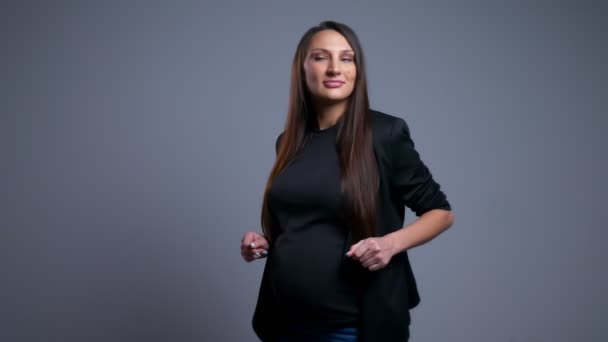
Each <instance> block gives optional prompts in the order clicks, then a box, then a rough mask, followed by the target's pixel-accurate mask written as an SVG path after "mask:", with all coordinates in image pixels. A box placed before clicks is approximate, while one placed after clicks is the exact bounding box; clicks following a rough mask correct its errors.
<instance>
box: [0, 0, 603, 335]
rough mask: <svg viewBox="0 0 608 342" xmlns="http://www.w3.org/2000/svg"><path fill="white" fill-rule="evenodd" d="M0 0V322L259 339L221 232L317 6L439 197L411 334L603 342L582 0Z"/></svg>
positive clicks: (4, 331) (419, 263)
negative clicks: (394, 119)
mask: <svg viewBox="0 0 608 342" xmlns="http://www.w3.org/2000/svg"><path fill="white" fill-rule="evenodd" d="M1 6H2V7H1V9H0V13H1V15H2V18H1V21H0V22H1V23H0V25H2V26H1V28H2V30H1V32H2V33H1V35H2V36H1V38H2V40H1V42H2V54H1V56H0V58H1V62H2V63H1V65H2V73H1V75H2V76H0V79H1V81H0V82H1V84H0V86H1V89H0V90H1V95H0V96H1V97H2V98H1V102H0V106H1V107H0V109H1V113H2V116H1V125H0V127H2V132H1V133H2V134H1V135H0V136H1V142H2V143H1V146H2V148H1V150H0V151H1V152H2V164H1V165H2V167H1V169H0V172H1V178H0V179H1V183H0V186H1V187H0V189H1V190H0V193H2V196H1V198H0V201H1V202H0V204H1V207H0V208H1V210H2V212H1V215H0V220H1V221H0V224H1V225H0V227H1V231H0V234H1V235H0V244H1V246H0V247H1V248H0V266H1V267H2V268H1V271H2V273H1V274H2V275H1V281H0V290H1V291H0V303H1V304H0V324H1V329H0V340H1V341H7V342H10V341H72V340H73V341H254V340H255V336H254V335H253V332H252V330H251V325H250V320H251V315H252V312H253V309H254V304H255V301H256V298H257V292H258V288H259V281H260V277H261V271H262V266H263V262H262V261H257V262H254V263H251V264H247V263H245V262H244V261H243V260H242V259H241V257H240V254H239V243H240V239H241V236H242V234H243V233H244V232H245V231H247V230H259V214H260V206H261V195H262V192H263V188H264V184H265V181H266V178H267V176H268V173H269V171H270V167H271V166H272V163H273V160H274V156H275V151H274V142H275V139H276V137H277V135H278V134H279V133H280V132H281V129H282V127H283V122H284V118H285V110H286V108H287V96H288V84H289V68H290V63H291V59H292V56H293V52H294V50H295V46H296V43H297V41H298V39H299V38H300V36H301V35H302V34H303V33H304V31H305V30H306V29H307V28H308V27H309V26H312V25H315V24H317V23H319V22H320V21H322V20H325V19H334V20H338V21H343V22H345V23H347V24H348V25H350V26H351V27H352V28H353V29H354V30H355V31H356V32H357V33H358V34H359V36H360V39H361V41H362V44H363V48H364V51H365V53H366V57H367V61H368V64H367V66H368V72H369V80H370V81H369V89H370V96H371V103H372V106H373V108H375V109H378V110H382V111H385V112H387V113H389V114H393V115H397V116H400V117H403V118H405V119H406V120H407V122H408V123H409V125H410V128H411V131H412V137H413V138H414V141H415V142H416V146H417V148H418V149H419V151H420V153H421V155H422V157H423V160H424V161H425V162H426V163H427V165H428V166H429V167H430V169H431V171H432V172H433V174H434V176H435V178H436V179H437V180H438V181H439V182H440V183H441V185H442V188H443V189H444V190H445V192H446V194H447V195H448V198H449V200H450V201H451V203H452V205H453V207H454V211H455V213H456V224H455V225H454V226H453V227H452V228H451V229H450V230H448V231H447V232H446V233H445V234H443V235H441V236H440V237H439V238H437V239H436V240H434V241H432V242H431V243H429V244H426V245H423V246H420V247H418V248H415V249H413V250H412V251H411V252H410V255H411V258H412V264H413V267H414V272H415V274H416V276H417V280H418V284H419V286H420V292H421V296H422V302H421V304H420V306H419V307H417V308H415V309H414V310H412V326H411V332H412V341H417V342H423V341H463V342H464V341H509V342H515V341H517V342H524V341H526V342H536V341H564V342H565V341H606V340H608V332H607V330H606V328H605V324H606V317H607V316H606V307H607V305H608V300H607V295H606V293H605V292H604V291H605V290H606V289H607V288H608V279H607V275H606V270H607V269H608V267H607V263H606V260H607V259H606V255H605V250H606V249H605V248H604V244H605V241H606V240H607V237H608V236H607V235H608V234H607V233H606V221H605V217H604V215H603V214H604V213H605V212H603V210H606V209H605V208H604V207H605V204H606V200H605V197H604V194H605V193H606V191H607V190H608V189H607V181H606V180H605V178H604V177H605V175H606V174H608V167H607V158H606V151H605V150H604V148H605V146H606V142H605V131H606V129H607V128H608V125H607V119H606V117H605V115H606V114H607V109H608V106H607V100H606V95H607V93H606V89H607V85H606V79H607V77H606V76H607V73H606V60H608V56H607V53H606V52H607V49H606V34H605V32H606V29H607V28H606V24H605V20H606V17H607V14H608V12H607V11H606V6H604V5H602V2H601V1H596V2H590V1H587V2H585V1H570V2H537V1H527V2H524V1H514V2H506V1H505V2H476V3H473V2H470V1H467V2H462V1H460V2H457V1H444V2H436V1H431V2H429V1H416V2H405V1H393V2H389V1H385V2H380V1H375V2H373V3H372V2H363V1H343V2H339V1H299V2H288V1H277V2H275V3H270V2H257V1H239V2H235V1H221V2H219V1H218V2H217V3H215V4H213V3H211V2H179V3H177V2H169V1H166V2H147V3H145V4H144V3H140V2H134V1H130V2H119V1H114V2H106V1H97V2H93V1H73V2H53V3H51V2H50V1H49V2H44V1H41V2H38V3H29V2H3V3H2V5H1ZM407 216H408V218H407V220H408V221H409V220H412V219H414V217H413V215H412V214H411V212H409V211H408V213H407ZM312 250H314V245H311V251H312Z"/></svg>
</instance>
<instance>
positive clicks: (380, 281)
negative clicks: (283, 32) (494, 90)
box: [241, 21, 454, 342]
mask: <svg viewBox="0 0 608 342" xmlns="http://www.w3.org/2000/svg"><path fill="white" fill-rule="evenodd" d="M276 148H277V159H276V161H275V164H274V166H273V168H272V171H271V173H270V177H269V179H268V182H267V184H266V190H265V193H264V198H263V205H262V215H261V224H262V230H263V234H258V233H255V232H247V233H245V235H244V236H243V239H242V242H241V254H242V256H243V258H244V259H245V260H246V261H247V262H251V261H253V260H256V259H260V258H264V257H268V258H267V261H266V265H265V267H264V274H263V276H262V282H261V286H260V292H259V297H258V302H257V305H256V309H255V313H254V317H253V322H252V323H253V328H254V331H255V332H256V334H257V335H258V337H259V338H260V339H261V340H263V341H359V342H368V341H407V340H408V338H409V323H410V316H409V309H411V308H413V307H414V306H416V305H417V304H418V302H419V300H420V299H419V296H418V291H417V289H416V282H415V279H414V276H413V273H412V270H411V267H410V263H409V259H408V257H407V250H409V249H411V248H413V247H416V246H418V245H421V244H423V243H425V242H428V241H429V240H431V239H433V238H434V237H435V236H437V235H439V234H440V233H441V232H443V231H444V230H446V229H447V228H449V227H450V226H451V225H452V224H453V220H454V218H453V214H452V212H451V207H450V204H449V203H448V201H447V200H446V197H445V195H444V194H443V192H442V191H441V190H440V188H439V184H438V183H436V182H435V181H434V180H433V177H432V176H431V174H430V172H429V170H428V168H427V167H426V166H425V165H424V163H423V162H422V161H421V159H420V157H419V155H418V153H417V152H416V150H415V149H414V143H413V142H412V140H411V138H410V134H409V129H408V126H407V124H406V123H405V121H404V120H403V119H401V118H398V117H396V116H392V115H389V114H385V113H381V112H379V111H375V110H371V109H370V108H369V102H368V95H367V84H366V74H365V63H364V57H363V53H362V50H361V45H360V43H359V40H358V38H357V36H356V35H355V33H354V32H353V30H352V29H351V28H349V27H348V26H346V25H344V24H341V23H337V22H333V21H325V22H322V23H321V24H320V25H318V26H315V27H312V28H311V29H309V30H308V31H307V32H306V33H305V34H304V35H303V36H302V38H301V40H300V42H299V44H298V47H297V50H296V53H295V56H294V60H293V65H292V70H291V92H290V99H289V112H288V115H287V121H286V125H285V130H284V132H283V133H281V134H280V135H279V137H278V138H277V141H276ZM406 206H407V207H409V208H411V210H413V211H414V212H415V213H416V214H417V215H418V216H419V218H418V219H417V220H416V221H415V222H414V223H412V224H410V225H408V226H406V227H402V225H403V222H404V212H405V207H406Z"/></svg>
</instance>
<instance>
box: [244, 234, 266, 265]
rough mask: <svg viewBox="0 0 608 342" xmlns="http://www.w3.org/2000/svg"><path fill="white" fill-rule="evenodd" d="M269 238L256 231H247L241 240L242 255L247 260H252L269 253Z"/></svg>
mask: <svg viewBox="0 0 608 342" xmlns="http://www.w3.org/2000/svg"><path fill="white" fill-rule="evenodd" d="M268 247H269V245H268V240H266V238H265V237H264V236H263V235H260V234H258V233H256V232H247V233H245V235H243V239H242V240H241V256H242V257H243V259H245V261H247V262H252V261H253V260H255V259H260V258H263V257H265V256H267V255H268Z"/></svg>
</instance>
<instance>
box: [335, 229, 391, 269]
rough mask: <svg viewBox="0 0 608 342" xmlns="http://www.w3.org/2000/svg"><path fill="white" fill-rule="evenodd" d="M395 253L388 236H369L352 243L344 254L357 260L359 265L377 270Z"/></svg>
mask: <svg viewBox="0 0 608 342" xmlns="http://www.w3.org/2000/svg"><path fill="white" fill-rule="evenodd" d="M395 253H396V248H395V247H394V244H393V242H392V240H391V238H390V237H389V236H383V237H371V238H367V239H363V240H361V241H359V242H357V243H356V244H354V245H352V246H351V247H350V249H349V251H348V252H347V253H346V256H348V257H351V258H353V259H354V260H359V262H361V266H363V267H364V268H367V269H369V270H370V271H377V270H379V269H382V268H384V267H386V265H388V263H389V262H390V261H391V258H392V257H393V255H395Z"/></svg>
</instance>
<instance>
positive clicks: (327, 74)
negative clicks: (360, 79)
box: [304, 30, 357, 103]
mask: <svg viewBox="0 0 608 342" xmlns="http://www.w3.org/2000/svg"><path fill="white" fill-rule="evenodd" d="M304 73H305V78H306V85H307V87H308V90H309V91H310V93H311V94H312V97H313V100H315V101H319V102H322V103H336V102H343V101H347V100H348V97H349V96H350V94H351V93H352V92H353V88H354V86H355V78H356V77H357V67H356V66H355V52H354V51H353V49H352V47H351V46H350V44H348V42H347V41H346V39H345V38H344V37H343V36H342V35H341V34H340V33H338V32H336V31H334V30H323V31H320V32H317V33H316V34H315V35H314V36H313V37H312V39H311V41H310V46H309V48H308V51H307V53H306V58H305V60H304Z"/></svg>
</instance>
